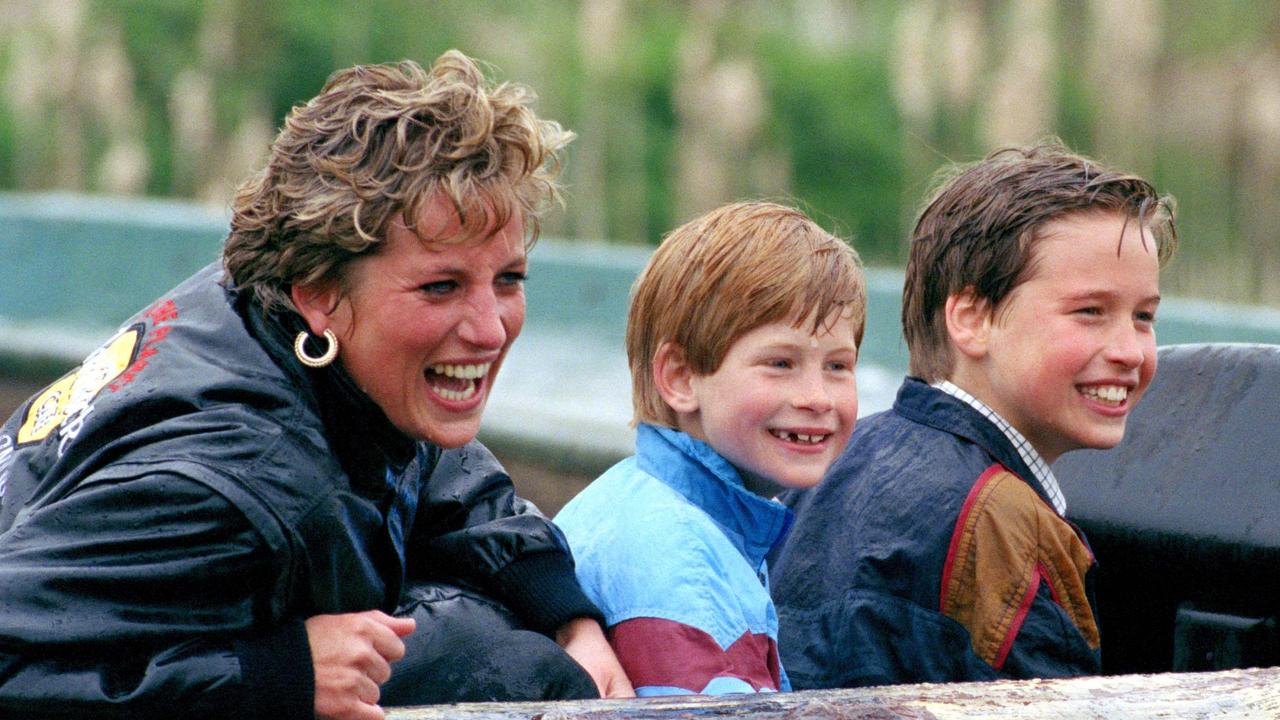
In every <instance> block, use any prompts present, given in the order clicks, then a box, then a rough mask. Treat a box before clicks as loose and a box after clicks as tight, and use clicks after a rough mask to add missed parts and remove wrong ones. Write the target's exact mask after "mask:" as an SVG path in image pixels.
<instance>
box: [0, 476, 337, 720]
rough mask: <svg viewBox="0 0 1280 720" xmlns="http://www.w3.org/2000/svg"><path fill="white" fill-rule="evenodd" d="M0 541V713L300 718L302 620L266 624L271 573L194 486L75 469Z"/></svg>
mask: <svg viewBox="0 0 1280 720" xmlns="http://www.w3.org/2000/svg"><path fill="white" fill-rule="evenodd" d="M31 507H32V508H34V509H33V510H31V511H30V512H28V513H25V514H20V515H19V517H18V518H17V521H16V522H15V523H14V524H13V525H12V526H11V527H10V528H9V529H7V530H6V531H5V532H4V533H3V534H2V535H0V588H3V590H2V591H0V595H2V601H0V716H3V717H23V718H42V717H55V716H56V717H77V718H152V717H156V718H160V717H165V718H168V717H172V716H173V715H174V714H175V713H177V714H180V715H182V716H183V717H238V718H279V717H310V716H311V714H312V712H313V704H314V697H313V696H314V672H313V670H312V668H311V656H310V650H309V648H308V644H307V638H306V631H305V627H304V625H303V623H302V621H301V620H297V621H288V622H283V623H276V624H269V623H268V622H266V618H264V617H262V616H263V615H265V614H267V612H266V605H267V603H266V601H264V600H263V598H262V597H261V595H262V593H261V592H260V591H257V590H255V588H262V587H266V588H271V587H273V586H274V584H275V583H276V582H277V580H276V578H277V576H278V569H277V568H276V567H274V563H273V560H272V558H271V557H270V556H269V554H267V553H265V552H264V551H263V550H262V549H261V548H262V543H261V541H260V539H259V537H258V535H257V533H256V532H255V531H254V530H253V528H252V527H251V526H250V524H249V522H248V521H247V520H246V519H245V518H244V516H242V515H241V514H240V513H239V512H238V511H236V510H235V509H234V508H233V507H232V505H231V504H230V503H229V502H227V501H226V500H225V499H223V498H222V497H221V496H219V495H218V494H217V493H215V492H213V491H211V490H210V489H208V488H207V487H205V486H203V485H201V484H200V483H197V482H195V481H193V480H190V479H187V478H184V477H180V476H177V475H174V474H171V473H148V472H146V471H145V470H139V471H138V473H137V474H136V475H134V476H123V475H120V474H116V475H115V476H113V477H111V478H110V479H105V478H90V479H89V480H87V481H85V482H83V483H81V484H80V485H79V486H78V487H77V488H76V489H75V490H74V491H73V492H71V493H70V494H68V495H67V496H65V497H63V498H60V499H57V500H56V501H51V502H45V503H42V504H39V505H35V504H32V505H31Z"/></svg>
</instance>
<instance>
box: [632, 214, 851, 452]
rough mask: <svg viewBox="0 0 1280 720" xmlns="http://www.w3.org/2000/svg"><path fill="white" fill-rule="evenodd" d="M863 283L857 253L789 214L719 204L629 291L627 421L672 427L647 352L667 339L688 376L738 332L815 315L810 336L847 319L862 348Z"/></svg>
mask: <svg viewBox="0 0 1280 720" xmlns="http://www.w3.org/2000/svg"><path fill="white" fill-rule="evenodd" d="M866 307H867V300H866V281H865V279H864V277H863V273H862V264H861V262H860V260H859V259H858V254H857V252H855V251H854V249H853V248H852V247H850V246H849V244H848V243H846V242H844V241H843V240H841V239H839V238H837V237H835V236H834V235H832V234H830V233H828V232H827V231H825V230H823V229H822V228H821V227H819V226H818V224H817V223H815V222H813V221H812V220H810V219H809V218H808V217H806V216H805V214H804V213H802V212H800V211H799V210H796V209H794V208H790V207H786V206H784V205H779V204H776V203H771V202H740V203H734V204H731V205H725V206H723V207H720V208H718V209H716V210H713V211H711V212H709V213H707V214H706V215H703V216H702V217H699V218H697V219H695V220H692V221H690V222H688V223H685V224H684V225H681V226H680V227H678V228H676V229H675V230H673V231H672V232H671V233H670V234H669V235H667V237H666V238H665V239H664V240H663V242H662V244H661V245H660V246H659V247H658V249H657V250H656V251H654V253H653V256H652V257H651V258H649V262H648V264H647V265H646V266H645V268H644V270H643V271H642V272H641V273H640V276H639V277H638V278H637V279H636V282H635V285H634V286H633V287H632V291H631V309H630V311H629V312H628V315H627V360H628V362H629V363H630V366H631V387H632V403H633V405H634V407H635V419H634V422H645V423H651V424H656V425H665V426H668V427H673V428H674V427H676V416H675V412H674V411H673V410H672V409H671V408H670V407H669V406H668V405H667V404H666V403H665V402H664V401H663V400H662V397H661V396H660V395H659V394H658V389H657V385H656V384H655V382H654V378H653V359H654V355H655V353H657V351H658V349H659V348H660V347H662V345H663V344H664V343H666V342H672V343H675V344H676V345H677V346H679V347H680V348H681V350H682V351H683V352H684V355H685V359H686V361H687V362H688V363H689V366H690V367H691V369H692V370H693V372H694V373H696V374H698V375H710V374H712V373H714V372H715V371H716V370H717V369H718V368H719V367H720V363H721V362H722V361H723V360H724V357H725V355H726V354H728V352H729V348H730V347H731V346H732V345H733V343H734V342H735V341H737V339H738V338H740V337H742V336H743V335H744V334H746V333H748V332H750V331H752V330H754V329H755V328H758V327H760V326H761V325H766V324H768V323H772V322H777V321H780V320H788V319H790V320H793V322H794V323H795V327H800V324H801V323H803V322H805V321H806V320H807V319H809V318H813V332H815V333H816V332H818V330H819V329H821V328H826V327H830V326H831V323H833V322H834V321H835V319H836V318H839V317H842V316H844V315H851V317H852V318H853V323H854V328H855V330H854V342H855V344H857V345H859V346H861V345H862V331H863V327H864V325H865V321H866Z"/></svg>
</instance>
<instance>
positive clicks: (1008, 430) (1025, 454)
mask: <svg viewBox="0 0 1280 720" xmlns="http://www.w3.org/2000/svg"><path fill="white" fill-rule="evenodd" d="M933 386H934V387H935V388H937V389H939V390H941V391H942V392H944V393H946V394H948V395H950V396H952V397H954V398H956V399H957V400H962V401H964V402H965V403H966V404H968V405H969V406H970V407H972V408H973V409H974V410H977V411H978V412H979V413H982V416H983V417H985V418H986V419H988V420H990V421H991V422H992V424H994V425H995V426H996V427H998V428H1000V432H1002V433H1004V435H1005V437H1007V438H1009V442H1010V443H1012V444H1013V446H1014V447H1015V448H1016V449H1017V450H1018V455H1020V456H1022V461H1023V462H1025V463H1026V464H1027V467H1029V468H1031V474H1032V475H1035V479H1036V482H1038V483H1040V487H1042V488H1044V492H1045V494H1046V495H1048V496H1049V499H1050V500H1051V501H1053V507H1054V509H1055V510H1057V511H1058V514H1059V515H1062V516H1063V517H1066V515H1067V499H1066V498H1064V497H1063V496H1062V488H1060V487H1059V486H1058V478H1056V477H1054V475H1053V470H1050V469H1049V465H1048V463H1046V462H1045V461H1044V458H1042V457H1040V453H1038V452H1036V449H1035V448H1034V447H1032V446H1031V443H1029V442H1027V439H1026V438H1024V437H1023V436H1022V433H1020V432H1018V431H1017V429H1016V428H1014V427H1013V426H1012V425H1010V424H1009V423H1008V421H1006V420H1005V419H1004V418H1002V417H1000V415H999V414H998V413H996V411H995V410H992V409H991V408H989V407H987V406H986V404H985V403H983V402H982V401H981V400H979V399H978V398H976V397H974V396H972V395H970V394H969V393H967V392H965V391H964V390H961V389H960V388H959V387H957V386H956V385H955V384H954V383H952V382H951V381H950V380H943V381H942V382H939V383H934V385H933Z"/></svg>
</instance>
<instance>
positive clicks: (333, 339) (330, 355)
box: [293, 328, 338, 368]
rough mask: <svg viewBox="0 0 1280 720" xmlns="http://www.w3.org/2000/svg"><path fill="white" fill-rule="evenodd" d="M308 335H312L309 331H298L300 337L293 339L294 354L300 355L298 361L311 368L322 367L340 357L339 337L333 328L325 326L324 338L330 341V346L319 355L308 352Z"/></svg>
mask: <svg viewBox="0 0 1280 720" xmlns="http://www.w3.org/2000/svg"><path fill="white" fill-rule="evenodd" d="M308 337H310V336H309V335H308V334H307V332H306V331H303V332H300V333H298V337H297V338H296V339H295V340H294V341H293V354H294V355H296V356H297V357H298V362H300V363H302V364H303V365H306V366H307V367H310V368H322V367H324V366H326V365H328V364H329V363H331V362H333V359H334V358H336V357H338V337H337V336H336V335H334V334H333V331H332V330H330V329H328V328H325V331H324V339H325V341H326V342H328V343H329V347H328V348H326V349H325V351H324V353H323V354H321V355H319V356H312V355H308V354H307V348H306V343H307V338H308Z"/></svg>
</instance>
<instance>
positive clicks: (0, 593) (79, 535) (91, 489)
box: [0, 266, 598, 720]
mask: <svg viewBox="0 0 1280 720" xmlns="http://www.w3.org/2000/svg"><path fill="white" fill-rule="evenodd" d="M220 277H221V270H220V269H219V268H217V267H216V266H210V267H208V268H206V269H205V270H203V271H201V272H200V273H197V274H196V275H195V276H193V277H192V278H191V279H189V280H187V281H186V282H185V283H183V284H182V285H180V286H179V287H178V288H176V289H175V290H173V291H172V292H171V293H170V294H169V295H167V296H166V297H164V298H162V299H161V300H159V301H157V302H156V303H155V304H154V305H152V306H151V307H150V308H148V309H147V310H146V311H144V312H142V313H140V314H139V315H137V316H136V317H135V318H133V319H132V320H130V321H129V322H127V323H126V324H125V325H124V326H123V327H122V329H121V330H120V331H119V332H118V333H117V334H116V335H115V336H114V337H113V338H112V339H110V340H109V341H108V342H107V343H106V344H105V345H103V347H102V348H101V349H100V350H98V351H96V352H95V353H93V354H92V355H91V356H90V357H89V358H88V359H87V360H86V361H85V362H84V364H83V365H81V366H80V367H79V368H77V369H75V370H73V371H72V372H70V373H68V374H67V375H66V376H64V377H63V378H61V379H60V380H58V381H56V382H54V383H53V384H52V385H51V386H50V387H48V388H47V389H45V390H44V391H43V392H41V393H40V394H38V395H36V396H35V397H34V398H32V399H31V400H30V401H29V402H28V403H26V404H25V405H23V406H22V407H21V408H19V410H18V412H17V413H16V414H15V415H14V416H13V417H12V418H10V420H9V421H8V422H7V423H6V424H5V425H4V426H3V428H2V429H0V717H14V718H18V717H22V718H32V717H46V716H49V717H76V718H106V717H112V718H150V717H165V718H168V717H175V716H181V717H186V718H196V717H201V718H202V717H236V718H270V719H271V720H280V719H281V718H301V717H311V716H312V715H313V708H312V705H313V702H314V699H313V693H314V688H313V683H314V680H313V678H314V675H313V669H312V661H311V655H310V650H309V647H308V640H307V634H306V630H305V626H304V621H305V619H306V618H308V617H311V616H313V615H318V614H329V613H349V612H359V611H364V610H371V609H381V610H384V611H388V612H390V611H393V610H394V609H395V608H396V607H397V604H398V603H399V601H400V600H401V597H402V590H403V589H404V588H405V587H406V586H407V585H409V584H412V583H414V582H415V581H418V580H422V581H442V582H449V583H455V584H464V585H467V586H470V587H473V588H477V589H479V590H480V591H481V592H484V593H486V594H488V595H490V596H492V597H494V598H496V599H497V600H499V601H500V602H502V603H504V604H505V605H507V606H508V607H509V608H511V609H512V610H513V612H514V613H515V614H516V615H517V616H518V617H519V618H520V620H521V621H522V622H523V623H524V624H525V625H526V626H527V627H530V628H532V629H535V630H539V631H542V632H544V633H548V634H550V633H553V632H554V631H555V629H556V628H557V627H559V626H560V625H562V624H563V623H564V622H566V621H568V620H569V619H571V618H572V617H577V616H584V615H585V616H598V611H597V610H596V609H595V607H594V606H592V605H591V603H590V602H589V601H588V600H587V599H586V597H585V596H584V595H583V594H582V592H581V590H580V589H579V588H578V586H577V583H576V581H575V579H574V574H573V562H572V559H571V557H570V555H569V553H568V546H567V544H566V543H565V541H564V538H563V536H562V535H561V534H560V532H559V531H558V530H557V529H556V528H555V527H554V526H552V525H551V523H550V521H548V520H547V519H546V518H545V517H543V516H542V515H541V514H539V513H538V512H537V510H536V508H533V506H532V505H530V504H528V503H526V502H525V501H523V500H521V499H520V498H518V497H516V496H515V494H514V489H513V487H512V484H511V481H510V478H508V477H507V475H506V473H504V472H503V470H502V467H501V466H500V465H499V464H498V463H497V461H496V460H495V459H494V458H493V456H492V455H490V454H489V452H488V451H487V450H485V449H484V448H483V447H482V446H481V445H479V444H478V443H474V442H473V443H471V444H469V445H467V446H465V447H462V448H459V449H456V450H449V451H442V450H441V449H439V448H437V447H434V446H432V445H430V444H427V443H422V442H415V441H414V440H413V439H411V438H408V437H406V436H404V435H402V434H400V433H399V432H398V431H397V430H396V429H395V428H394V427H393V426H392V425H391V424H390V423H389V422H388V421H387V419H386V417H385V416H384V415H383V414H382V413H381V411H380V410H378V408H377V407H376V406H374V405H373V404H372V403H371V401H369V400H368V398H367V397H366V396H365V395H364V394H363V393H361V392H359V391H358V390H357V389H355V387H354V384H353V382H352V380H351V378H350V377H349V376H347V375H346V374H345V373H344V372H342V371H341V369H340V368H338V366H337V364H334V365H331V366H329V367H327V368H325V369H323V370H321V371H314V370H308V369H306V368H303V367H301V366H300V365H299V364H298V363H297V362H296V360H295V359H294V357H293V354H292V349H291V347H290V345H291V343H290V339H291V337H292V335H293V333H295V332H296V331H297V329H298V327H290V326H289V325H290V322H294V324H295V325H300V323H299V322H297V321H296V316H289V317H293V318H295V320H294V321H290V320H289V319H288V318H280V317H275V316H272V317H267V316H265V315H264V314H263V312H262V310H261V309H260V307H259V306H257V305H256V304H255V303H253V302H252V301H251V300H250V299H249V298H248V297H246V294H238V293H235V292H231V291H228V290H227V289H226V288H225V287H223V285H222V284H221V282H220Z"/></svg>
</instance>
